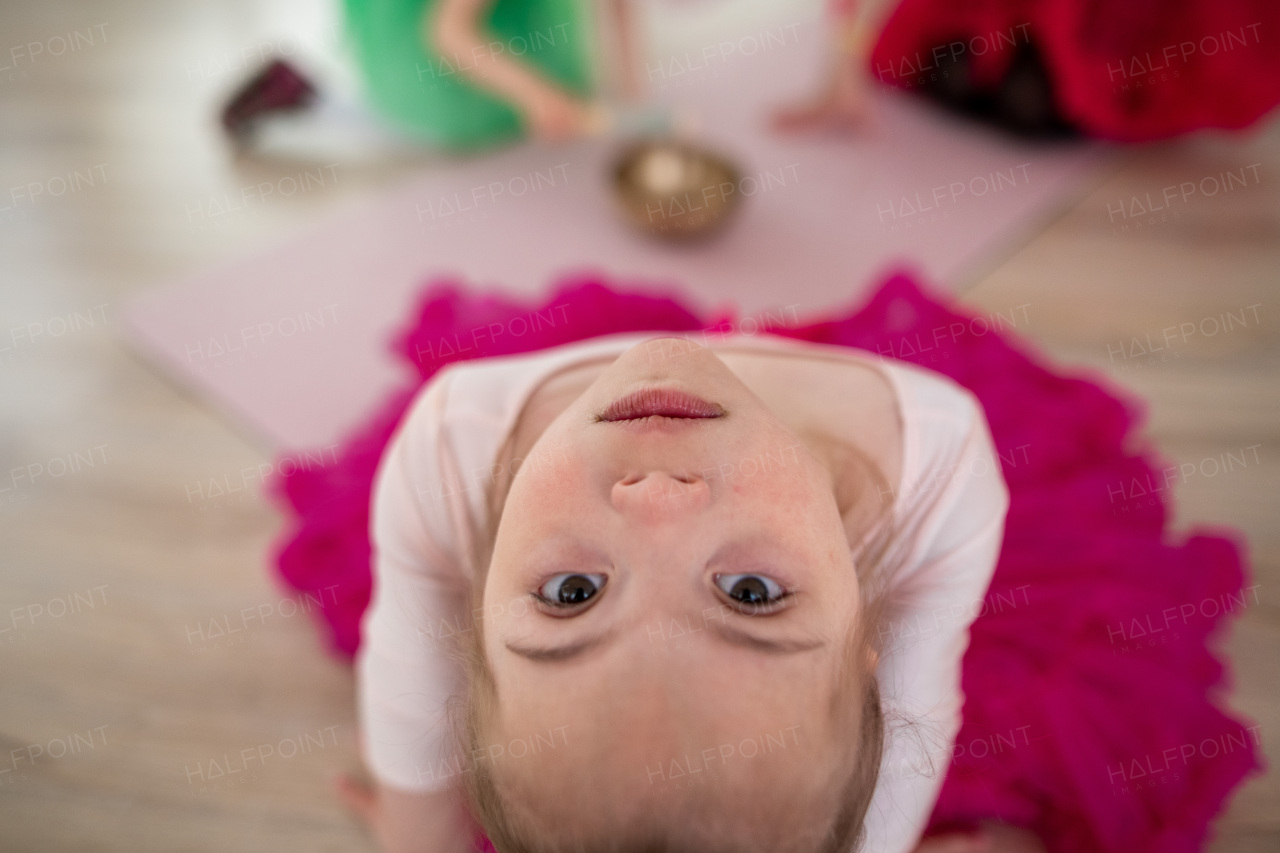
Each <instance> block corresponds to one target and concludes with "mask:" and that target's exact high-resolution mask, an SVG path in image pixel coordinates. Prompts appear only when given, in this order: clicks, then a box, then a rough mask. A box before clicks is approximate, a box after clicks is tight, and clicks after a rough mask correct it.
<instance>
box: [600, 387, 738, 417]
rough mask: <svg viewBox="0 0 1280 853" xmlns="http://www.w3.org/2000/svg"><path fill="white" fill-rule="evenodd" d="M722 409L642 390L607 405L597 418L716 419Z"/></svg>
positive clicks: (666, 390)
mask: <svg viewBox="0 0 1280 853" xmlns="http://www.w3.org/2000/svg"><path fill="white" fill-rule="evenodd" d="M723 415H724V408H723V407H722V406H720V405H718V404H716V403H708V402H707V401H706V400H703V399H701V398H700V397H695V396H693V395H692V394H686V393H685V392H683V391H676V390H674V389H671V388H644V389H642V390H640V391H635V392H633V393H631V394H628V395H627V396H625V397H620V398H619V399H617V400H614V401H613V402H612V403H610V404H609V407H608V408H606V409H605V410H604V411H603V412H602V413H601V414H600V420H602V421H633V420H639V419H640V418H651V417H660V418H718V417H721V416H723Z"/></svg>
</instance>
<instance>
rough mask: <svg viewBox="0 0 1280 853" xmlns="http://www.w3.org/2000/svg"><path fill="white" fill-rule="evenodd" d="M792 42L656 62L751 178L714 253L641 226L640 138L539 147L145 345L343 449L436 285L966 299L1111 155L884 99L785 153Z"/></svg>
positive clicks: (190, 303)
mask: <svg viewBox="0 0 1280 853" xmlns="http://www.w3.org/2000/svg"><path fill="white" fill-rule="evenodd" d="M771 32H773V33H774V34H773V36H771V37H769V38H764V37H760V38H758V42H759V44H760V45H762V47H760V48H759V49H757V50H756V51H755V52H754V53H752V54H751V55H750V56H746V55H744V54H745V53H746V52H747V49H748V48H749V46H750V42H743V41H741V40H739V41H738V42H736V43H735V45H736V46H735V47H734V48H733V49H732V50H726V49H724V48H723V45H722V44H720V43H715V44H711V45H708V46H707V47H706V48H705V49H702V50H699V51H690V52H685V53H682V54H679V55H671V56H666V57H660V58H656V59H653V60H652V61H650V62H649V63H648V64H647V68H646V72H645V73H646V75H647V76H648V77H649V78H650V84H651V85H652V86H653V87H654V88H655V89H656V90H657V92H658V95H657V97H658V99H659V100H660V101H663V102H667V103H671V104H676V105H679V106H680V108H681V109H683V110H689V111H692V112H693V113H694V114H695V115H696V116H697V120H698V128H699V129H698V133H699V135H700V139H701V141H702V142H703V143H704V144H707V145H709V146H711V147H713V148H715V149H717V150H719V151H721V152H722V153H724V154H726V155H728V156H729V157H731V158H732V159H733V160H735V161H736V162H737V164H738V165H739V167H740V169H741V172H742V175H743V178H742V180H741V181H740V182H739V183H738V185H737V187H736V188H735V190H734V191H735V192H738V193H739V194H740V195H741V197H742V201H743V205H742V208H741V210H740V211H739V215H738V216H737V218H736V219H735V220H734V221H732V222H731V223H729V227H728V228H727V229H726V230H725V232H724V233H722V234H721V235H720V236H719V238H718V239H715V240H714V241H713V242H709V243H706V244H704V245H699V246H680V247H672V246H668V245H665V244H662V243H658V242H655V241H653V240H652V239H649V238H646V237H645V236H643V235H641V234H639V233H637V232H635V231H633V230H632V229H631V228H630V226H628V225H627V224H626V223H625V222H624V221H623V219H622V218H621V216H620V215H618V213H617V211H615V209H614V207H613V200H612V198H611V196H610V195H609V194H608V186H607V177H606V176H607V174H608V172H609V169H610V166H611V164H612V162H613V160H614V158H615V157H616V155H617V153H618V151H619V149H620V146H621V141H620V140H618V139H592V140H585V141H582V142H579V143H575V144H573V145H569V146H563V147H554V146H536V145H521V146H515V147H511V148H508V149H506V150H503V151H501V152H499V153H496V154H493V155H490V156H485V157H482V158H472V159H468V160H466V161H464V162H460V163H457V164H448V165H437V166H433V167H430V168H425V169H424V170H423V171H422V172H421V173H420V174H418V175H416V176H415V177H413V178H412V179H410V180H408V181H406V182H405V184H404V185H403V186H402V187H400V188H398V189H397V190H395V191H394V192H391V193H389V194H388V195H386V196H385V197H384V198H382V199H380V200H378V201H377V202H376V203H374V204H372V205H365V206H362V207H360V208H359V209H353V210H350V211H347V212H346V213H344V214H342V215H339V216H337V217H335V218H334V219H333V220H331V221H329V222H326V223H324V224H322V225H320V226H318V227H316V228H314V229H313V230H311V231H310V232H308V233H305V234H303V235H301V236H299V237H297V238H295V239H293V240H290V241H289V242H287V243H284V244H282V245H279V246H276V247H274V248H272V249H270V250H269V251H266V252H264V253H261V254H259V255H257V256H255V257H250V258H247V259H244V260H241V261H239V262H236V263H232V264H229V265H228V266H226V267H223V268H221V269H218V270H215V271H213V272H210V273H207V274H203V275H199V276H196V277H195V278H193V279H191V280H188V281H186V282H183V283H180V284H177V285H175V286H173V287H170V288H165V289H161V290H159V291H158V292H154V293H151V294H148V295H146V296H144V297H143V298H141V299H139V300H137V301H136V302H135V303H134V304H133V305H132V306H131V307H130V308H129V310H128V311H127V321H128V324H129V327H130V329H131V334H132V336H133V338H134V340H135V341H136V343H137V345H138V346H139V347H141V349H142V350H143V351H144V352H145V353H147V354H148V355H149V356H151V357H152V358H154V359H156V360H157V361H158V362H160V364H161V366H163V367H164V368H166V370H167V372H169V373H170V374H172V375H176V376H177V377H178V378H179V379H180V381H183V382H185V383H189V384H190V385H191V386H193V387H194V388H196V389H197V390H198V391H199V392H200V393H202V394H205V395H207V396H208V397H209V398H210V399H211V400H212V401H213V402H214V404H215V405H216V406H217V407H218V408H220V409H222V410H225V411H227V412H229V413H230V414H231V415H232V416H233V417H234V418H235V419H236V420H238V421H239V422H241V423H242V424H244V425H246V426H247V427H248V428H249V429H250V431H251V432H252V433H253V434H255V435H257V436H260V437H261V439H262V440H263V441H264V442H265V443H266V445H267V446H268V447H269V448H271V449H281V448H298V447H308V446H312V447H323V446H325V445H329V444H331V443H333V442H335V441H337V440H338V439H339V438H340V437H341V436H343V435H345V434H346V433H347V431H348V430H349V429H350V428H351V427H352V426H354V424H355V423H356V422H357V421H358V419H359V417H360V415H361V413H363V412H365V411H366V410H367V409H368V407H369V406H371V405H373V404H374V403H375V402H376V401H377V400H380V399H382V397H383V396H384V395H385V393H386V392H387V390H388V389H389V388H390V387H392V386H393V385H394V384H395V381H396V378H397V376H399V375H400V374H399V372H398V371H399V370H400V368H398V367H397V366H396V364H395V362H394V360H393V359H392V358H391V357H390V355H389V354H388V353H387V349H386V344H385V341H386V337H387V335H388V334H389V333H390V331H391V330H392V329H394V328H396V327H397V326H399V325H402V324H403V321H404V318H405V316H406V314H407V312H408V311H409V310H410V309H411V306H412V303H413V301H414V298H415V296H416V294H418V292H419V291H420V290H421V288H422V287H423V285H424V284H425V283H426V282H428V281H431V280H434V279H437V278H440V277H453V278H456V279H459V280H461V281H464V282H467V283H470V284H473V285H474V286H477V287H486V288H487V287H502V288H504V289H507V290H509V291H512V292H516V293H533V292H536V291H539V290H541V289H542V288H544V287H545V286H547V285H549V284H550V283H551V282H552V281H554V280H555V279H556V278H558V277H560V276H561V275H563V274H566V273H571V272H573V271H575V270H598V271H601V272H604V273H606V274H608V275H609V276H610V277H611V278H613V279H614V280H617V281H630V282H636V281H645V282H653V283H654V285H655V286H658V287H663V286H665V287H667V288H668V289H675V288H677V287H678V288H679V289H680V290H681V291H682V292H683V293H684V294H685V298H687V299H689V300H691V301H693V302H695V303H700V304H702V305H707V306H712V305H721V304H724V303H732V304H734V305H737V306H738V307H739V308H740V309H742V310H743V311H744V312H754V311H761V310H764V309H767V308H773V309H775V310H777V309H784V310H786V311H787V312H788V313H789V315H790V316H792V317H799V318H805V317H812V316H814V315H815V314H817V313H820V312H822V311H823V310H825V309H828V308H830V307H833V306H836V305H847V304H849V303H850V301H851V300H853V299H856V298H857V297H858V296H859V294H861V293H862V292H863V291H864V289H865V288H866V287H868V286H869V285H870V284H871V283H872V282H873V280H874V277H875V275H876V273H877V272H880V271H883V270H884V269H886V268H887V267H889V266H891V265H901V264H906V265H908V266H910V267H913V268H915V269H917V270H919V271H920V272H921V273H922V274H923V275H924V276H925V277H927V278H928V279H930V280H933V281H935V282H941V283H942V284H944V285H945V286H949V287H952V288H959V287H961V286H962V285H963V283H964V282H966V281H969V280H971V279H972V278H973V277H974V276H975V275H976V274H978V273H979V272H980V271H982V270H984V269H986V268H988V267H990V266H991V265H992V264H993V263H995V262H996V261H997V260H998V259H1000V258H1002V257H1003V256H1004V254H1005V253H1007V252H1008V251H1010V250H1011V249H1012V248H1013V247H1015V246H1016V245H1018V244H1019V243H1020V242H1021V241H1022V240H1025V239H1026V238H1027V237H1029V236H1030V235H1032V234H1033V233H1035V231H1036V230H1037V229H1038V228H1040V227H1042V226H1043V225H1044V224H1046V223H1047V222H1048V221H1049V220H1050V219H1051V218H1052V217H1053V216H1054V215H1056V214H1057V213H1058V212H1060V211H1061V209H1062V208H1063V207H1064V206H1065V205H1066V204H1068V203H1070V202H1071V201H1073V200H1074V199H1075V198H1076V196H1077V194H1078V193H1079V192H1080V191H1081V190H1082V188H1083V187H1084V186H1086V185H1087V183H1086V181H1085V180H1084V179H1085V178H1086V177H1087V176H1088V175H1089V174H1091V173H1092V171H1093V170H1094V169H1095V167H1096V165H1097V164H1098V162H1099V161H1100V159H1101V158H1102V157H1103V156H1104V155H1103V153H1102V151H1101V150H1100V149H1099V148H1097V147H1095V146H1092V145H1059V146H1035V145H1029V144H1023V143H1018V142H1014V141H1012V140H1009V139H1007V138H1005V137H1003V136H1000V135H998V134H997V133H995V132H993V131H989V130H986V129H983V128H980V127H976V126H974V125H971V124H968V123H965V122H963V121H960V120H957V119H954V118H951V117H948V116H945V115H942V114H941V113H939V112H938V111H936V110H935V109H933V108H932V107H930V106H928V105H926V104H923V103H920V102H918V101H917V100H915V99H914V98H911V97H909V96H906V95H902V94H898V93H880V94H878V95H877V97H876V103H875V105H874V106H875V119H876V120H875V122H874V125H873V127H871V128H870V129H869V130H868V131H867V132H866V133H864V134H862V135H859V136H855V137H837V136H825V137H824V136H781V135H777V134H775V133H773V132H772V131H770V130H769V129H768V127H767V124H766V120H767V117H768V115H769V114H770V112H771V110H772V109H773V108H774V107H775V106H776V105H778V104H780V103H787V102H794V101H795V100H796V98H797V97H798V96H799V95H801V94H803V93H805V92H809V91H812V89H813V88H814V86H815V82H814V80H815V77H816V74H817V69H818V63H817V60H818V59H819V58H820V57H821V56H822V50H821V48H820V46H819V43H818V40H817V36H818V33H817V31H816V30H815V28H814V27H812V26H807V25H801V24H793V25H789V26H787V27H779V28H776V30H775V31H771ZM757 35H758V36H761V34H757ZM764 45H767V49H766V47H764Z"/></svg>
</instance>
